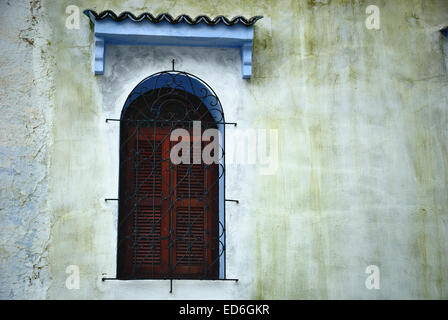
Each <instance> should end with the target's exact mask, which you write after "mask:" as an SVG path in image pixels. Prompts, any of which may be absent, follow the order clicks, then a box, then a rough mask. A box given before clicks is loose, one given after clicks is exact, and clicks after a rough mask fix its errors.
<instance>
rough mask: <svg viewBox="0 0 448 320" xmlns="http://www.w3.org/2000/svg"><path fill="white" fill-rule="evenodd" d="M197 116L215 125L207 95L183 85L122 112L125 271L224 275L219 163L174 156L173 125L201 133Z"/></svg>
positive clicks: (204, 125)
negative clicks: (177, 161) (195, 123)
mask: <svg viewBox="0 0 448 320" xmlns="http://www.w3.org/2000/svg"><path fill="white" fill-rule="evenodd" d="M193 121H201V132H203V131H204V130H206V129H209V128H216V123H215V122H216V121H215V120H214V119H213V117H212V116H211V115H210V113H209V111H208V109H207V107H206V106H205V105H204V104H203V103H202V102H201V100H200V99H199V98H198V97H196V96H195V95H192V94H190V93H187V92H185V91H182V90H177V89H175V90H173V89H158V90H154V92H149V93H146V94H145V95H142V97H140V98H137V99H135V100H134V102H133V104H132V105H131V107H130V108H128V111H127V112H126V114H124V115H123V117H122V119H121V124H120V126H121V129H120V190H119V219H118V220H119V221H118V255H117V277H118V278H119V279H158V278H167V279H173V278H175V279H177V278H185V279H216V278H218V269H219V248H220V245H219V174H218V172H219V169H218V164H211V165H207V164H205V163H203V162H202V161H201V163H200V164H193V163H190V164H178V165H175V164H173V163H172V162H171V160H170V150H171V148H172V147H173V146H174V145H175V144H176V143H177V142H176V141H170V135H171V132H172V131H173V130H174V129H177V128H183V129H185V130H187V132H189V134H190V135H189V137H187V139H190V141H191V142H193V139H200V138H201V137H194V136H193V132H192V123H193ZM186 141H188V140H186ZM207 143H208V142H201V146H202V148H203V147H204V146H205V145H206V144H207ZM202 148H201V150H202ZM191 152H193V150H192V149H191Z"/></svg>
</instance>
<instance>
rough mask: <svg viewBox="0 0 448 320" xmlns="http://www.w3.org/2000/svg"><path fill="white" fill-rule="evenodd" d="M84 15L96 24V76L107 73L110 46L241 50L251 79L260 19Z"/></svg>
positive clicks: (89, 12)
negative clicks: (106, 58) (107, 57)
mask: <svg viewBox="0 0 448 320" xmlns="http://www.w3.org/2000/svg"><path fill="white" fill-rule="evenodd" d="M84 14H85V15H87V16H88V17H89V18H90V20H91V21H92V23H93V25H94V36H95V60H94V65H93V71H94V73H95V75H102V74H104V67H105V53H106V45H107V44H125V45H153V46H196V47H218V48H239V49H240V53H241V63H242V66H241V70H242V76H243V78H244V79H248V78H250V77H251V75H252V47H253V39H254V24H255V22H256V21H257V20H259V19H261V18H262V17H261V16H254V17H252V18H250V19H247V18H244V17H241V16H238V17H235V18H233V19H231V20H230V19H227V18H226V17H223V16H218V17H216V18H214V19H210V18H209V17H207V16H198V17H196V18H194V19H192V18H191V17H189V16H187V15H180V16H178V17H177V18H173V17H172V16H170V15H169V14H160V15H158V16H157V17H155V16H153V15H151V14H150V13H143V14H141V15H139V16H138V17H136V16H134V15H133V14H132V13H130V12H123V13H121V14H120V15H118V16H117V15H116V14H115V13H113V12H112V11H109V10H107V11H103V12H101V13H99V14H97V13H96V12H95V11H93V10H85V11H84Z"/></svg>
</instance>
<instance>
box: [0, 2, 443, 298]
mask: <svg viewBox="0 0 448 320" xmlns="http://www.w3.org/2000/svg"><path fill="white" fill-rule="evenodd" d="M68 5H77V6H79V8H80V9H81V10H82V9H85V8H92V9H95V10H97V11H101V10H103V9H112V10H114V11H116V12H120V11H125V10H129V11H132V12H136V13H140V12H144V11H149V12H152V13H161V12H169V13H171V14H172V15H173V16H176V15H178V14H181V13H187V14H189V15H191V16H196V15H198V14H208V15H210V16H215V15H219V14H223V15H226V16H231V17H232V16H235V15H240V14H241V15H245V16H253V15H263V16H264V18H263V19H262V20H260V21H259V22H257V24H256V27H255V32H256V35H255V37H256V41H255V47H254V75H253V77H252V79H250V80H242V79H241V76H240V60H239V54H238V52H237V51H236V50H233V49H199V48H181V49H179V48H162V47H159V48H153V47H133V48H130V47H126V46H123V47H113V48H110V50H109V51H108V52H107V57H106V59H107V62H106V74H105V75H104V76H94V75H93V73H92V71H91V62H92V52H93V50H92V40H93V37H92V30H91V26H90V23H89V20H88V19H87V18H86V17H85V16H82V17H81V24H80V29H79V30H76V29H75V30H69V29H67V28H65V20H66V18H67V16H68V15H67V14H66V13H65V8H66V7H67V6H68ZM368 5H377V6H378V7H379V8H380V10H381V11H380V14H381V25H380V30H368V29H367V28H366V26H365V19H366V17H367V15H366V13H365V10H366V7H367V6H368ZM0 9H1V13H0V14H1V17H2V19H0V23H1V27H2V28H0V29H1V31H0V41H1V43H2V48H3V47H4V48H6V49H5V50H2V51H1V53H0V57H1V60H0V68H2V73H1V76H0V79H1V80H0V81H1V86H0V90H1V95H0V102H1V108H2V110H1V111H2V112H1V114H0V117H1V120H2V122H1V123H2V125H1V132H2V134H1V136H0V150H1V152H0V179H1V182H2V183H1V186H0V201H1V202H0V214H1V216H2V220H1V222H0V228H1V229H0V230H1V238H0V239H1V247H0V268H1V270H0V297H1V298H51V299H60V298H141V299H145V298H158V299H164V298H168V299H170V298H174V299H176V298H187V299H188V298H208V299H210V298H217V299H219V298H237V299H241V298H267V299H269V298H280V299H283V298H295V299H297V298H304V299H310V298H319V299H326V298H331V299H343V298H361V299H369V298H386V299H388V298H422V299H428V298H436V299H438V298H442V299H447V298H448V260H447V259H448V247H447V243H448V216H447V214H448V190H447V188H448V142H447V141H448V139H447V138H448V130H447V120H448V119H447V117H448V112H447V107H448V103H447V102H448V100H447V98H448V95H447V90H446V87H447V84H448V77H447V66H446V64H445V59H446V55H445V56H444V51H446V42H447V41H448V39H443V38H442V36H441V34H440V32H438V29H439V28H440V27H441V26H442V25H446V24H447V23H448V2H446V1H443V0H439V1H429V0H428V1H426V0H425V1H423V0H421V1H417V0H413V1H409V0H401V1H387V2H386V1H379V0H371V1H361V0H360V1H355V0H352V1H348V0H340V1H337V0H333V1H330V0H320V1H317V0H316V1H294V0H291V1H286V0H285V1H256V2H255V1H253V2H252V1H201V2H198V1H139V0H135V1H131V0H129V1H74V0H70V1H68V0H64V1H51V0H47V1H32V2H31V3H29V2H28V1H14V4H13V3H12V1H11V3H10V4H9V3H8V2H7V1H3V2H1V5H0ZM33 17H34V18H33ZM444 47H445V50H444V49H443V48H444ZM445 54H446V52H445ZM171 58H175V59H176V60H177V61H178V64H177V67H178V69H181V70H185V71H188V72H190V73H193V74H195V75H197V76H199V77H201V78H203V79H204V80H205V81H206V82H207V83H208V84H210V85H211V87H212V88H213V89H214V90H215V91H216V93H217V94H218V96H219V97H220V99H221V100H222V102H223V107H224V112H225V115H226V120H228V121H236V122H238V127H237V128H234V129H231V130H235V131H236V133H237V132H238V131H239V130H240V132H242V131H243V130H245V129H249V128H255V129H277V130H278V139H279V144H278V152H279V167H278V170H277V172H276V173H275V174H274V175H261V174H260V171H259V170H258V169H259V168H258V167H257V166H254V165H242V164H239V165H232V166H228V167H227V196H228V197H229V198H236V199H239V200H240V201H241V202H240V204H239V205H235V204H228V205H227V214H228V220H227V223H228V224H227V232H228V237H227V239H228V248H227V250H228V251H227V255H228V256H227V257H228V260H227V267H228V270H227V272H228V277H232V278H239V279H240V281H239V282H238V283H231V282H207V281H201V282H199V281H175V282H174V293H173V294H169V293H168V289H169V284H168V283H167V282H164V281H128V282H117V281H111V282H107V281H106V282H101V281H100V278H101V277H102V276H103V273H105V274H106V275H107V276H111V277H113V276H114V272H115V250H116V243H115V241H116V214H117V212H116V210H117V207H116V205H115V204H113V203H108V204H106V203H105V202H104V198H108V197H112V198H113V197H114V196H115V195H116V192H117V160H118V153H117V145H118V140H117V133H118V131H117V128H118V126H116V124H106V123H105V121H104V120H105V118H107V117H114V118H116V117H118V116H119V112H120V109H121V106H122V104H123V103H124V100H125V98H126V96H127V94H128V93H129V92H130V91H131V90H132V88H133V87H134V86H135V85H136V84H137V83H138V82H139V81H140V80H142V79H143V78H145V77H147V76H148V75H150V74H152V73H154V72H157V71H161V70H165V69H169V68H170V59H171ZM229 134H231V132H230V129H229ZM227 147H228V148H229V145H227ZM69 265H77V266H79V268H80V279H81V283H80V289H78V290H76V289H75V290H69V289H67V288H66V285H65V284H66V283H65V282H66V279H67V277H68V274H66V272H65V271H66V267H67V266H69ZM369 265H377V266H379V268H380V272H381V288H380V290H367V289H366V287H365V280H366V277H367V275H366V274H365V269H366V267H367V266H369Z"/></svg>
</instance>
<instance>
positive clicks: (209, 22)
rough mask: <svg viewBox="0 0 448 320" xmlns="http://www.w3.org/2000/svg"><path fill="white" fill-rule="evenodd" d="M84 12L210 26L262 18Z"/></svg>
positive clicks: (250, 22) (102, 16) (97, 17)
mask: <svg viewBox="0 0 448 320" xmlns="http://www.w3.org/2000/svg"><path fill="white" fill-rule="evenodd" d="M84 14H85V15H87V16H88V17H93V18H95V20H104V19H106V18H111V19H112V20H114V21H123V20H126V19H130V20H132V21H135V22H142V21H144V20H148V21H149V22H152V23H159V22H162V21H166V22H169V23H171V24H178V23H182V22H184V23H187V24H190V25H196V24H199V23H205V24H207V25H210V26H214V25H217V24H220V23H223V24H225V25H226V26H233V25H236V24H239V23H241V24H243V25H245V26H251V25H253V24H255V22H257V21H258V20H260V19H261V18H263V16H254V17H252V18H245V17H243V16H236V17H234V18H232V19H228V18H226V17H224V16H217V17H215V18H213V19H212V18H210V17H208V16H206V15H200V16H197V17H196V18H194V19H193V18H191V17H190V16H189V15H186V14H181V15H180V16H177V17H176V18H173V17H172V16H171V15H170V14H168V13H161V14H159V15H158V16H153V15H152V14H151V13H149V12H145V13H142V14H140V15H139V16H135V15H134V14H133V13H131V12H129V11H125V12H121V13H120V14H119V15H117V14H116V13H115V12H113V11H111V10H106V11H102V12H100V13H96V12H95V11H94V10H91V9H87V10H84Z"/></svg>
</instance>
